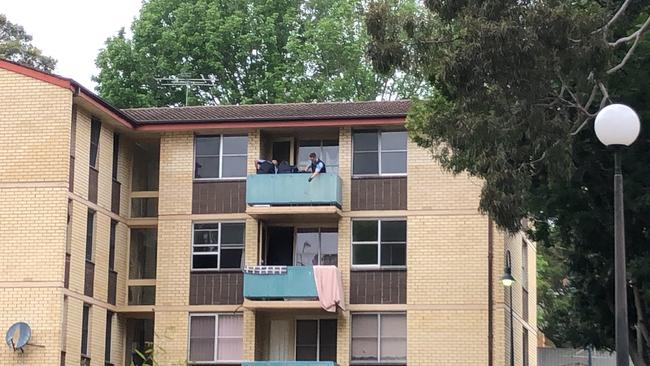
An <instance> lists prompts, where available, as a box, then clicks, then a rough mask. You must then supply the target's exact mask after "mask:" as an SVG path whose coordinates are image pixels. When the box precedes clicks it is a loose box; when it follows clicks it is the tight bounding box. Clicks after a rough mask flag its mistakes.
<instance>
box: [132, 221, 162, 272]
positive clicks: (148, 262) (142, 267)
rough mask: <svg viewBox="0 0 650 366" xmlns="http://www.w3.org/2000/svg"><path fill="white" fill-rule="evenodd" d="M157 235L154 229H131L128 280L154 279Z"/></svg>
mask: <svg viewBox="0 0 650 366" xmlns="http://www.w3.org/2000/svg"><path fill="white" fill-rule="evenodd" d="M157 234H158V231H157V230H156V229H135V228H134V229H131V245H130V248H129V278H130V279H134V280H135V279H154V278H156V255H157V245H156V243H157V241H158V240H157Z"/></svg>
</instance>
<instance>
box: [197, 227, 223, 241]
mask: <svg viewBox="0 0 650 366" xmlns="http://www.w3.org/2000/svg"><path fill="white" fill-rule="evenodd" d="M218 243H219V230H210V231H207V230H195V231H194V244H218Z"/></svg>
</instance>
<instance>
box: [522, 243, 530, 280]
mask: <svg viewBox="0 0 650 366" xmlns="http://www.w3.org/2000/svg"><path fill="white" fill-rule="evenodd" d="M521 286H522V287H523V288H528V243H526V240H525V239H521Z"/></svg>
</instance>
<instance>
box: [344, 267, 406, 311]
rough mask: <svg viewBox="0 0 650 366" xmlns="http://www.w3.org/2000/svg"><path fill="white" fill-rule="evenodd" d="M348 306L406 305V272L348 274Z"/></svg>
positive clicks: (353, 272) (386, 271)
mask: <svg viewBox="0 0 650 366" xmlns="http://www.w3.org/2000/svg"><path fill="white" fill-rule="evenodd" d="M350 304H406V270H403V269H402V270H382V271H352V272H350Z"/></svg>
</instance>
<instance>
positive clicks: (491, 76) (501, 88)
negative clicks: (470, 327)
mask: <svg viewBox="0 0 650 366" xmlns="http://www.w3.org/2000/svg"><path fill="white" fill-rule="evenodd" d="M423 4H424V5H423V6H422V7H421V8H420V9H419V10H418V11H415V12H414V11H404V10H403V9H404V6H403V3H402V2H401V1H399V0H381V1H377V2H375V3H373V5H371V6H370V8H369V11H368V19H367V24H368V31H369V32H370V35H371V43H370V45H369V52H370V55H371V56H372V57H373V65H374V66H375V68H376V69H377V70H378V71H380V72H387V73H391V72H394V71H402V70H405V71H404V72H408V70H409V69H417V70H421V72H422V73H423V75H424V77H425V78H426V80H428V81H429V82H430V83H431V84H432V85H433V86H434V87H435V92H434V93H433V95H432V96H431V97H430V98H427V99H425V100H421V101H418V102H416V103H415V105H414V106H413V108H412V110H411V111H410V112H409V116H408V122H407V126H408V128H409V132H410V134H411V136H412V137H413V138H414V140H415V141H416V142H417V143H418V144H419V145H421V146H424V147H426V148H429V149H430V150H431V152H432V155H433V157H434V158H435V159H436V160H437V161H438V162H439V163H440V164H441V165H442V166H443V167H444V168H446V169H448V170H449V171H451V172H453V173H460V172H467V173H469V174H470V175H472V176H475V177H479V178H481V179H483V181H484V187H483V191H482V195H481V203H480V208H481V210H482V211H483V212H484V213H486V214H489V215H490V216H491V217H492V218H493V219H494V220H495V222H497V223H498V224H499V225H500V226H501V227H502V228H504V229H507V230H510V231H516V230H519V229H520V219H521V218H522V217H528V218H529V219H531V220H532V222H533V223H534V228H535V230H534V231H532V232H531V233H530V234H531V235H532V236H533V237H534V239H536V240H537V241H538V242H539V243H540V249H539V253H540V255H541V256H542V258H541V259H540V291H539V295H540V297H539V298H540V316H541V318H540V326H541V327H542V330H543V331H544V332H545V334H546V335H547V336H548V337H549V338H551V340H553V341H554V342H555V343H556V344H558V345H572V346H578V347H583V346H587V345H593V346H595V347H598V348H612V347H613V339H614V338H613V325H614V324H613V322H614V316H613V303H614V301H613V271H612V268H613V207H612V206H613V204H612V202H613V188H612V177H613V169H612V165H613V161H612V153H611V151H608V150H607V149H605V148H604V147H603V146H602V145H601V144H600V143H599V142H598V141H597V139H596V138H595V136H594V133H593V130H592V129H591V123H590V122H591V121H592V120H593V116H594V115H595V113H596V112H597V111H598V109H599V108H600V107H601V106H602V105H605V104H607V103H611V102H622V103H625V104H628V105H630V106H632V107H633V108H634V109H636V110H637V111H638V112H639V114H640V116H641V120H642V121H645V122H644V124H647V121H648V120H650V107H649V106H650V83H648V80H649V79H648V77H649V76H650V75H649V73H650V67H649V66H650V41H649V40H648V37H643V35H642V34H641V35H640V37H639V39H640V42H639V43H638V45H637V47H636V49H635V52H634V54H633V55H632V57H631V58H630V59H629V60H628V61H627V63H626V64H625V65H624V66H623V67H622V68H621V69H620V70H619V71H616V70H614V71H612V69H613V67H614V66H615V65H619V64H620V63H621V60H623V58H624V55H625V54H626V52H627V51H628V49H629V47H630V46H631V42H632V41H630V43H623V45H624V46H619V47H613V46H611V45H610V44H609V43H608V41H610V42H611V41H613V40H615V39H616V37H622V36H625V35H628V34H632V33H633V32H634V31H636V30H637V29H639V27H640V25H641V24H643V23H644V22H645V20H646V19H647V17H648V14H649V12H648V9H649V8H650V6H649V5H648V3H647V2H642V1H637V2H635V1H633V2H632V3H631V5H630V7H629V8H628V9H627V10H626V11H625V12H624V14H623V16H622V17H620V18H619V19H617V20H616V22H615V23H614V24H613V25H612V26H610V27H603V25H605V24H607V22H608V21H609V20H610V19H611V17H612V15H613V14H614V13H615V11H616V10H617V9H618V7H619V6H620V5H621V4H622V1H619V2H615V3H611V2H601V1H592V0H587V1H581V2H564V1H543V2H540V1H510V0H486V1H463V0H456V1H453V0H452V1H437V0H430V1H425V2H424V3H423ZM422 13H424V14H425V15H424V16H423V15H422ZM632 39H634V38H632ZM644 127H645V126H644ZM649 138H650V132H649V131H648V129H647V128H642V134H641V136H640V137H639V139H638V140H637V142H636V143H635V144H634V145H633V146H632V147H631V148H630V149H628V150H626V151H625V154H624V161H623V167H624V173H625V205H626V206H625V214H626V237H627V251H628V257H627V258H628V272H629V276H630V279H631V280H632V283H633V287H632V288H633V289H634V291H630V293H629V295H630V297H629V301H628V303H629V304H630V308H629V314H630V324H631V328H630V343H631V350H632V357H633V360H634V362H635V364H636V365H644V364H650V363H649V362H648V359H649V356H650V348H649V347H648V346H647V345H648V344H650V342H649V341H650V339H649V338H650V337H649V336H647V333H648V332H647V330H645V327H646V326H645V322H644V321H642V320H643V319H647V318H648V311H647V306H646V304H648V303H649V302H650V296H649V295H650V269H649V268H650V252H649V251H650V237H649V235H650V230H649V225H650V221H649V220H648V219H647V218H648V217H650V191H649V190H648V187H650V165H649V164H648V156H650V144H648V139H649ZM565 279H566V280H565ZM636 303H638V304H639V306H636V305H635V304H636ZM635 328H639V329H643V330H644V332H645V334H646V335H643V336H642V339H641V341H640V342H638V343H637V341H636V340H637V339H638V334H637V333H636V331H635ZM642 333H643V332H642ZM638 344H640V345H642V346H641V347H640V348H639V347H637V345H638Z"/></svg>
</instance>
